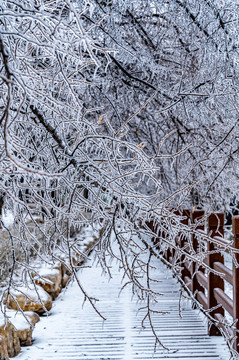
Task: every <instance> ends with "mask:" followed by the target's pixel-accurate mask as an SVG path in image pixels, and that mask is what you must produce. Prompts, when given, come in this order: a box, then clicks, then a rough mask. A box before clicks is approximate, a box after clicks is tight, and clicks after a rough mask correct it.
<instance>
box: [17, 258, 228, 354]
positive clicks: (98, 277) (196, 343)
mask: <svg viewBox="0 0 239 360" xmlns="http://www.w3.org/2000/svg"><path fill="white" fill-rule="evenodd" d="M154 261H157V267H158V268H159V269H158V270H157V273H158V280H161V282H160V283H159V285H158V287H159V290H160V292H163V293H164V295H163V296H162V297H160V301H159V303H158V304H157V308H158V309H159V310H162V311H165V310H166V311H170V313H169V314H166V315H157V316H155V317H154V325H155V328H156V330H157V333H158V334H159V337H160V339H161V341H162V343H163V344H164V345H165V346H166V347H168V348H169V351H167V350H164V349H163V348H162V347H159V348H158V349H157V352H156V353H154V351H153V348H154V338H153V335H152V333H151V331H150V329H149V327H147V328H146V329H145V330H142V329H141V320H142V317H143V312H142V311H139V312H138V308H140V307H142V306H144V305H145V304H144V303H142V302H140V303H138V302H137V300H136V299H132V298H131V293H130V289H128V290H127V289H125V290H124V291H123V292H122V293H121V294H120V296H118V295H119V290H120V288H121V275H122V274H120V273H119V271H118V266H117V264H116V262H113V264H112V274H113V278H112V279H111V280H110V281H108V278H107V276H105V275H104V274H102V270H101V269H100V268H99V267H96V266H93V268H92V269H88V268H86V269H84V270H83V271H82V272H80V273H79V278H80V280H81V282H82V283H83V284H84V286H85V288H86V289H87V292H88V293H89V294H90V295H94V296H96V297H97V298H98V299H100V302H99V304H98V308H99V309H100V310H101V311H102V314H103V315H104V316H105V317H106V318H107V321H105V322H104V323H103V321H102V319H101V318H99V316H97V315H96V313H95V312H94V310H93V309H92V308H91V306H90V305H89V304H88V303H85V305H84V307H83V308H82V300H83V296H82V294H81V292H80V290H79V288H78V287H77V285H76V283H73V284H71V285H70V286H69V288H68V289H67V290H66V291H65V292H63V293H62V294H61V295H60V296H59V298H58V299H57V300H56V301H55V302H54V307H53V309H52V311H51V312H50V315H49V316H48V317H45V318H42V319H41V321H40V323H38V324H37V326H36V328H35V330H34V343H33V345H32V346H31V347H26V348H22V352H21V353H20V354H19V355H18V356H17V357H16V359H17V360H50V359H51V360H53V359H55V360H83V359H84V360H133V359H142V360H146V359H152V358H153V359H170V360H173V359H180V360H190V359H192V360H193V359H197V360H215V359H217V360H229V359H230V355H229V352H228V350H227V347H226V344H225V342H224V340H223V338H222V337H209V336H208V335H207V324H206V320H205V319H204V318H203V315H202V314H201V313H199V311H198V310H192V308H191V304H190V302H189V301H187V300H184V302H183V306H182V315H183V316H182V318H180V317H179V292H178V290H179V286H178V284H177V282H176V280H175V279H174V278H173V277H172V276H171V273H170V272H169V270H168V269H167V268H165V266H164V265H163V264H161V263H160V262H159V260H157V259H155V260H154Z"/></svg>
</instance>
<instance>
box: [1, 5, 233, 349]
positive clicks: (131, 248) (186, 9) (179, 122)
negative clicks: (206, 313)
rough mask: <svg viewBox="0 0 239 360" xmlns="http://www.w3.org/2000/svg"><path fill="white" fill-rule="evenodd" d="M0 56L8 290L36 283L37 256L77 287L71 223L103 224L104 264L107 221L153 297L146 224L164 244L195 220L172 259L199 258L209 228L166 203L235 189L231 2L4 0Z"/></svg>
mask: <svg viewBox="0 0 239 360" xmlns="http://www.w3.org/2000/svg"><path fill="white" fill-rule="evenodd" d="M0 59H1V60H0V63H1V67H0V94H1V96H0V129H1V132H0V150H1V151H0V192H1V193H0V195H1V201H0V209H1V211H2V209H3V211H6V210H7V209H11V211H12V212H13V214H14V219H15V221H14V225H13V226H12V228H11V229H8V228H7V227H6V226H5V225H4V224H3V223H2V227H3V228H4V231H6V234H7V235H6V237H7V238H8V239H9V240H8V243H7V245H6V248H4V249H3V251H2V252H1V255H0V256H1V266H2V270H1V271H2V273H4V274H8V275H9V274H10V276H7V277H6V282H5V283H4V285H5V286H6V287H5V291H4V296H6V295H7V296H9V295H10V294H11V291H12V290H13V289H17V288H19V286H20V285H24V286H25V285H26V283H29V282H30V283H31V282H32V283H33V284H35V282H34V276H35V273H34V271H35V270H34V267H33V265H32V261H33V260H32V259H33V258H34V259H36V258H37V259H41V260H42V261H46V262H48V263H49V264H53V263H54V262H56V261H61V262H64V263H66V265H67V266H68V268H69V270H70V271H71V272H72V273H73V275H74V276H75V278H76V279H77V281H78V283H79V286H80V287H81V284H80V281H79V279H78V278H77V265H75V264H74V262H73V260H72V259H73V258H74V256H75V254H79V253H80V255H81V256H82V258H84V257H87V253H86V254H83V253H81V247H80V246H81V244H80V241H79V240H77V236H76V237H75V236H72V234H73V233H74V232H77V231H79V230H80V229H81V228H82V227H83V226H85V225H86V224H90V225H91V226H92V227H93V228H97V229H99V228H101V229H103V230H102V234H101V238H100V240H99V242H98V245H99V248H98V252H97V256H98V260H99V261H100V262H101V264H102V266H103V267H105V268H106V269H107V270H108V271H109V274H110V268H109V266H108V264H109V262H108V261H109V260H108V259H109V256H108V255H113V256H114V255H115V254H113V251H112V249H111V242H110V239H111V235H112V233H114V236H115V237H116V240H117V242H118V245H119V249H120V257H119V259H120V261H121V264H122V266H123V267H124V269H125V273H126V275H127V277H126V281H125V286H126V285H131V286H132V289H133V292H136V289H137V291H138V292H140V293H141V294H143V295H144V296H146V297H148V299H149V298H150V299H154V298H155V297H156V296H157V294H155V293H154V291H153V290H152V291H151V285H150V281H148V283H146V284H143V283H142V282H141V281H140V278H141V274H142V272H143V273H145V274H147V272H149V263H150V259H151V256H152V249H151V250H150V251H149V250H148V248H149V247H151V245H150V242H149V241H148V240H149V238H150V237H152V236H153V235H155V233H154V231H155V229H157V230H156V231H157V236H158V238H159V240H160V241H161V242H160V247H161V251H162V252H163V251H164V250H165V249H167V248H168V247H169V246H170V247H173V248H174V249H175V250H177V243H176V242H175V239H176V237H178V236H179V237H180V236H182V234H183V236H184V237H185V238H188V241H189V242H190V241H191V240H190V239H191V236H192V234H194V235H195V234H196V235H197V236H198V238H199V240H200V241H201V243H200V244H201V245H200V247H199V249H196V250H195V249H193V248H192V249H191V250H190V251H191V252H190V254H188V253H186V252H185V249H181V250H179V254H180V256H179V257H178V259H179V258H180V259H181V257H182V255H185V257H186V258H187V259H188V258H189V260H190V261H192V260H194V261H196V262H197V263H198V264H202V262H203V260H204V259H205V257H206V255H207V252H206V250H205V246H204V245H205V242H207V241H211V240H209V237H207V235H205V234H204V235H203V234H201V233H199V232H198V231H197V229H196V226H195V227H192V228H188V227H187V226H184V225H183V224H182V222H181V221H182V220H183V217H182V216H179V215H176V214H175V211H174V210H177V209H180V208H181V207H182V206H183V205H184V206H185V204H186V205H187V206H190V207H192V206H204V207H206V208H207V209H208V211H212V210H218V209H221V208H223V209H227V208H228V206H229V204H230V202H231V200H232V198H233V196H235V194H236V192H237V191H238V115H239V106H238V73H239V71H238V70H239V69H238V4H237V2H235V1H230V0H228V1H219V0H218V1H210V0H200V1H198V0H197V1H196V0H195V1H193V0H188V1H184V0H172V1H166V0H150V1H149V0H142V1H141V0H137V1H128V0H124V1H123V0H117V1H116V0H114V1H105V0H102V1H100V0H91V1H90V0H88V1H87V0H85V1H83V0H78V1H73V0H21V1H20V0H2V1H1V4H0ZM152 219H154V220H155V221H157V223H158V224H159V227H155V226H153V227H152V226H151V227H150V226H149V223H150V221H152ZM29 224H30V225H29ZM32 224H33V225H34V226H33V229H31V226H32ZM136 235H140V236H141V240H140V241H136V239H135V236H136ZM155 236H156V235H155ZM203 244H204V245H203ZM229 250H230V251H231V253H233V249H232V248H230V249H229ZM145 251H146V252H147V251H148V261H147V262H145V261H143V260H142V259H141V257H140V255H141V253H143V252H145ZM115 256H116V255H115ZM175 266H176V270H178V269H179V268H180V266H179V268H177V261H176V263H175ZM208 271H211V270H210V269H209V268H208ZM15 272H16V273H18V274H19V273H20V274H21V276H18V277H15ZM9 278H10V280H9ZM148 279H149V276H148ZM82 291H83V292H84V294H85V297H86V298H87V299H88V300H89V301H90V302H91V303H92V305H93V306H94V307H95V303H94V299H93V298H91V296H88V295H87V294H86V293H85V291H84V289H83V288H82ZM4 296H3V298H4ZM96 311H97V309H96ZM147 316H148V318H150V302H148V312H147ZM152 329H153V327H152ZM157 342H160V340H159V339H157V336H156V343H157Z"/></svg>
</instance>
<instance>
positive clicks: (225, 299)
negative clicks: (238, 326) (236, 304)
mask: <svg viewBox="0 0 239 360" xmlns="http://www.w3.org/2000/svg"><path fill="white" fill-rule="evenodd" d="M213 294H214V297H215V299H216V300H217V303H218V304H221V305H222V307H223V308H224V309H225V310H226V311H228V312H229V314H230V315H231V316H233V300H232V299H231V298H230V297H229V296H228V295H227V294H225V293H224V291H223V290H222V289H219V288H216V289H214V290H213ZM217 310H218V309H217Z"/></svg>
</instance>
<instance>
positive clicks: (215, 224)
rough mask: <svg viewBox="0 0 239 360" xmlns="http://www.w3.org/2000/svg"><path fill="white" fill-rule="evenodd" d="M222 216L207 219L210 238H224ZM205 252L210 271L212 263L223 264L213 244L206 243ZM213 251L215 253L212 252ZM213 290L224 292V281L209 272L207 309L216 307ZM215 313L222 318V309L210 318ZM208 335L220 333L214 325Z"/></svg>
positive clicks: (221, 214)
mask: <svg viewBox="0 0 239 360" xmlns="http://www.w3.org/2000/svg"><path fill="white" fill-rule="evenodd" d="M223 227H224V214H223V213H217V214H211V215H210V216H209V217H208V234H209V235H210V237H211V238H214V237H215V236H220V237H223V236H224V228H223ZM207 251H209V255H208V266H209V267H210V269H213V263H214V262H220V263H222V264H224V257H223V256H222V255H221V253H220V252H219V251H218V249H217V247H216V246H215V245H214V243H213V242H210V241H208V243H207ZM214 251H215V252H214ZM215 288H219V289H222V290H223V291H224V281H223V279H222V278H221V277H220V276H217V275H215V274H214V273H213V272H209V274H208V309H211V308H213V307H215V306H217V304H218V303H217V300H216V299H215V297H214V294H213V290H214V289H215ZM216 313H218V314H221V315H223V316H224V309H223V307H222V306H221V307H218V308H217V309H215V310H212V311H211V312H210V315H211V316H214V315H215V314H216ZM208 333H209V335H221V332H220V331H219V329H218V328H217V327H216V326H215V325H211V326H210V325H209V328H208Z"/></svg>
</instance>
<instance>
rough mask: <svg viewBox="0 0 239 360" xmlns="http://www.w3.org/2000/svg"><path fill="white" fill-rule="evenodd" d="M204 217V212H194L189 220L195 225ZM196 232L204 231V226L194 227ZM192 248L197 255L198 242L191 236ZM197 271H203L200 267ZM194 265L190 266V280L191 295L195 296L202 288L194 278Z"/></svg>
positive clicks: (202, 290)
mask: <svg viewBox="0 0 239 360" xmlns="http://www.w3.org/2000/svg"><path fill="white" fill-rule="evenodd" d="M203 216H204V211H203V210H196V211H194V212H192V214H191V220H192V223H195V222H196V221H197V220H199V219H201V218H202V217H203ZM196 229H197V230H204V224H200V225H198V226H197V227H196ZM192 247H193V250H194V251H195V253H197V251H198V240H197V238H196V236H195V235H192ZM197 270H201V271H203V269H202V268H201V267H200V269H197ZM195 271H196V263H195V262H193V263H192V266H191V278H192V293H193V294H195V292H196V291H197V292H198V291H201V292H203V293H204V288H203V287H202V286H201V285H200V284H199V282H198V280H197V278H196V274H195Z"/></svg>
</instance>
